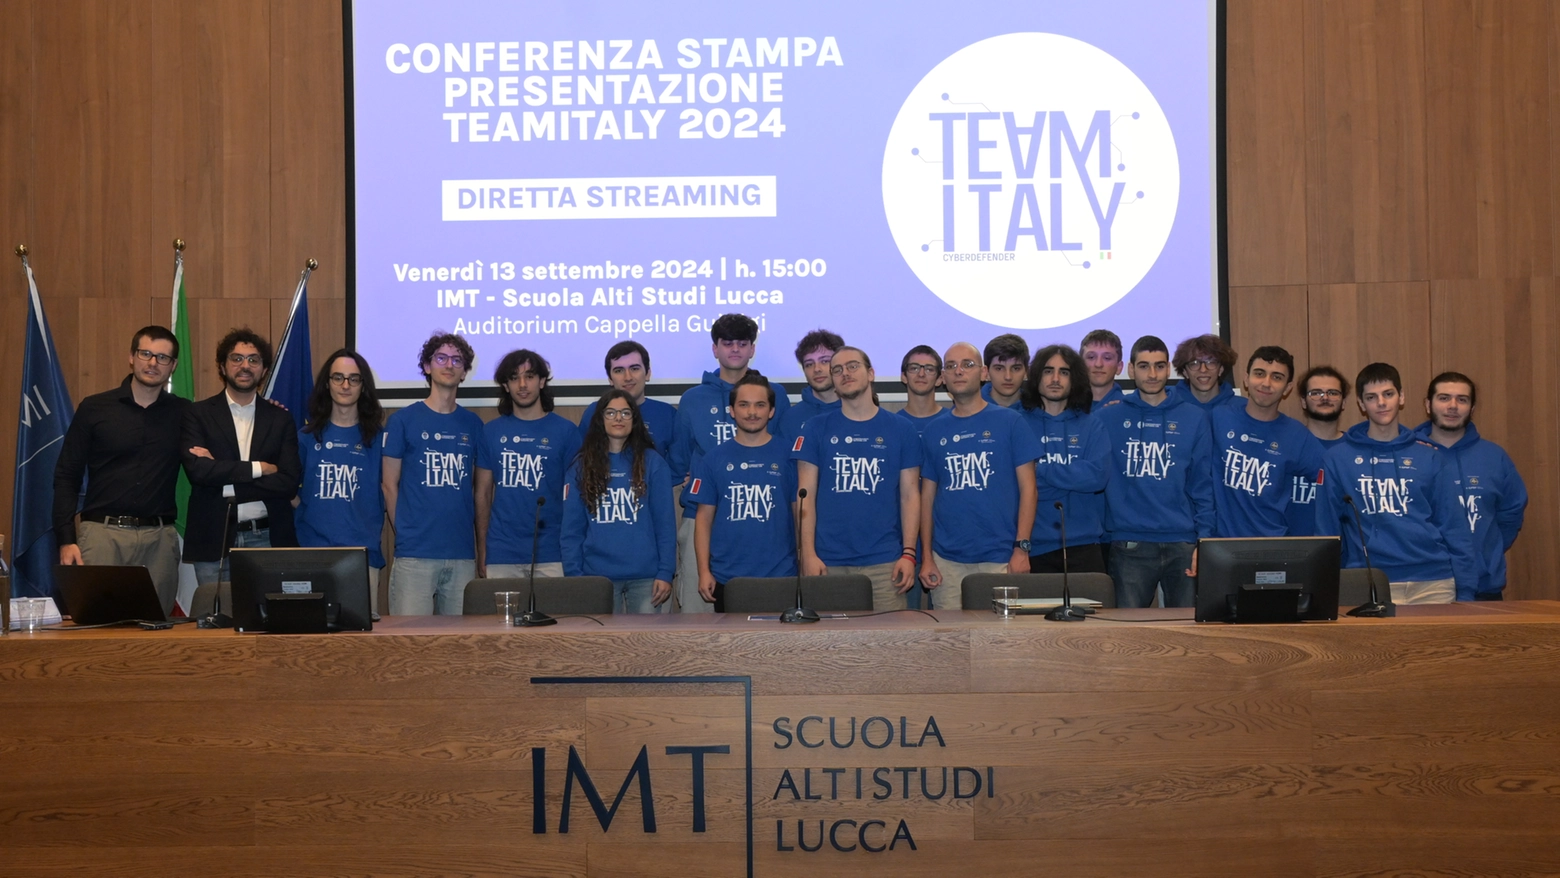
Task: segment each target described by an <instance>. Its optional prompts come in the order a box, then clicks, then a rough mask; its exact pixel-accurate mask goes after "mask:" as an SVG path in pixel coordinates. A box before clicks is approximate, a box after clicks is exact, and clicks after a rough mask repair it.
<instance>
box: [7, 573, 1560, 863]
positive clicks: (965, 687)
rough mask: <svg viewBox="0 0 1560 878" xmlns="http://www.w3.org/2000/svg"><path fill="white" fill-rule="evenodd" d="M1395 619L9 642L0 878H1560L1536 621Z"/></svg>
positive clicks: (1550, 735) (1552, 666) (1555, 783)
mask: <svg viewBox="0 0 1560 878" xmlns="http://www.w3.org/2000/svg"><path fill="white" fill-rule="evenodd" d="M1402 613H1403V615H1402V616H1401V617H1400V618H1398V619H1395V620H1386V621H1374V620H1347V621H1343V622H1339V623H1335V624H1309V625H1303V626H1246V627H1232V626H1223V625H1212V626H1196V625H1192V624H1191V623H1189V622H1152V623H1127V622H1112V621H1099V620H1094V621H1090V622H1087V623H1082V624H1071V625H1062V624H1056V623H1047V622H1045V621H1043V620H1041V619H1039V618H1034V617H1031V618H1024V619H1020V620H1014V621H1007V622H1003V621H1001V620H998V619H996V618H994V617H993V616H991V615H990V614H989V613H962V612H951V613H943V612H939V613H937V616H938V619H939V621H936V622H934V621H933V620H931V619H929V618H926V617H924V616H918V615H913V614H901V615H894V616H880V617H874V618H869V619H861V620H852V621H849V622H824V623H821V624H818V625H813V626H806V627H800V626H798V627H791V626H786V627H782V626H779V625H777V624H774V623H761V622H750V621H747V620H746V619H739V618H721V617H713V618H711V617H703V618H700V617H641V618H633V617H620V618H612V619H607V620H606V624H605V626H597V625H595V624H594V623H592V622H590V621H589V620H585V619H565V620H563V621H562V622H561V623H560V624H559V625H557V626H555V627H552V628H545V629H538V630H521V629H504V628H501V627H500V626H499V625H498V624H497V622H496V621H495V620H494V619H493V618H492V617H486V618H484V617H464V618H462V617H453V618H392V619H387V620H386V621H385V622H384V623H382V624H381V625H379V626H378V627H377V628H376V630H375V631H374V632H373V633H372V634H343V635H331V636H297V637H257V636H245V635H237V634H233V633H231V632H210V631H199V630H195V629H194V628H193V626H190V627H181V628H179V629H176V630H174V631H169V632H143V631H139V630H129V631H126V630H103V631H91V632H75V633H49V634H38V635H32V636H17V635H13V636H11V637H9V638H5V639H3V640H0V874H3V875H6V876H34V875H50V876H60V875H69V876H73V878H79V876H89V875H113V876H140V875H145V876H172V875H254V876H273V875H298V876H303V875H321V876H324V875H419V876H420V875H469V876H489V875H492V876H499V875H504V876H510V875H547V876H559V875H583V874H589V875H602V876H607V875H612V876H619V875H620V876H649V875H667V876H677V878H692V876H706V875H709V876H715V875H720V876H741V875H746V874H752V875H755V876H760V878H764V876H789V875H806V876H817V875H831V874H841V873H847V872H848V873H850V874H860V875H879V874H881V875H896V876H921V875H925V876H938V878H945V876H954V875H997V874H1004V875H1009V874H1054V875H1101V876H1106V875H1109V876H1118V875H1144V876H1158V875H1199V876H1205V875H1232V876H1233V875H1239V876H1252V875H1352V874H1396V873H1402V872H1409V871H1413V872H1417V873H1422V874H1459V875H1495V874H1499V875H1538V874H1556V873H1560V841H1557V839H1556V832H1555V829H1554V827H1556V826H1560V758H1557V754H1560V698H1557V697H1556V695H1557V690H1560V603H1553V602H1530V603H1523V604H1515V603H1514V604H1505V605H1499V604H1493V605H1490V604H1480V605H1460V606H1452V607H1438V608H1424V609H1414V608H1404V609H1403V610H1402ZM1116 615H1117V616H1118V617H1121V618H1126V617H1130V616H1133V615H1134V614H1133V613H1131V612H1120V613H1117V614H1116ZM1135 615H1136V617H1137V618H1152V617H1156V616H1161V615H1164V612H1163V611H1137V612H1136V614H1135ZM665 677H677V678H690V677H692V678H705V677H717V678H737V679H736V680H735V681H731V682H720V681H708V682H706V681H695V680H688V681H682V682H674V683H666V682H655V681H651V680H648V679H642V678H665ZM553 678H571V679H568V680H559V679H553ZM578 678H613V679H612V680H611V681H581V680H579V679H578ZM624 678H631V679H624ZM749 713H751V719H750V720H749V718H748V717H749ZM810 717H811V718H815V719H809V718H810ZM831 722H832V732H831ZM831 738H832V739H831ZM571 748H572V749H573V752H574V754H575V757H576V764H575V768H576V769H577V770H575V771H573V772H572V773H571V770H570V763H571V759H570V751H571ZM721 748H725V752H721ZM641 753H643V754H644V756H643V759H644V761H643V763H641V767H642V768H643V771H640V772H638V773H634V772H633V767H634V766H635V764H636V760H639V759H640V756H641ZM538 754H540V755H538ZM696 764H702V769H703V771H702V783H700V782H697V781H698V779H697V778H696V777H695V775H696V774H698V773H699V772H697V771H696ZM534 765H544V766H545V768H544V771H543V772H542V777H543V782H542V783H541V784H540V785H538V784H536V783H535V777H534V776H533V770H532V769H533V766H534ZM749 766H751V768H750V767H749ZM582 774H583V775H588V777H589V778H590V779H591V781H592V783H593V786H594V787H595V790H596V794H597V796H598V797H599V798H600V803H601V812H602V816H605V815H606V813H607V812H608V810H609V809H610V807H611V805H612V803H613V801H614V800H615V799H616V798H617V796H618V794H619V790H620V788H626V792H625V793H624V794H623V796H622V801H621V803H620V805H619V806H618V808H617V810H616V812H615V813H613V814H612V816H611V823H610V828H609V829H608V830H606V831H603V830H602V827H601V825H600V819H601V818H600V817H598V814H597V812H596V809H595V807H593V805H592V803H591V801H590V797H589V796H588V795H587V793H586V792H585V785H584V784H583V783H582V782H581V779H580V778H581V775H582ZM641 782H648V783H649V784H650V786H651V795H650V801H651V803H652V807H651V808H650V809H646V808H645V807H643V802H642V800H641V789H642V787H641V785H640V784H641ZM566 787H568V788H569V793H570V806H569V809H568V812H567V813H568V818H567V828H568V832H566V833H564V832H560V831H559V830H560V829H561V828H562V824H563V822H564V819H565V818H564V813H565V812H564V809H563V801H564V793H565V788H566ZM750 790H751V792H749V791H750ZM538 792H540V794H541V795H540V799H539V801H541V802H542V806H541V807H540V808H538V806H537V801H538V796H537V793H538ZM699 792H702V796H698V795H696V794H697V793H699ZM749 797H751V814H752V817H751V819H749V817H748V814H749ZM698 801H702V804H703V811H704V817H705V820H704V822H705V825H704V827H703V831H702V832H699V831H695V821H696V816H695V812H696V810H697V804H698ZM647 816H648V817H649V818H650V819H653V820H654V832H647V831H645V824H646V822H647V819H646V818H647ZM750 827H751V829H750ZM538 829H540V830H542V831H541V832H538V831H537V830H538ZM750 833H751V835H750ZM896 836H897V838H896ZM750 838H751V841H750ZM809 848H816V850H809ZM750 850H751V866H750V861H749V856H750V853H749V852H750ZM750 868H751V872H750V871H749V870H750Z"/></svg>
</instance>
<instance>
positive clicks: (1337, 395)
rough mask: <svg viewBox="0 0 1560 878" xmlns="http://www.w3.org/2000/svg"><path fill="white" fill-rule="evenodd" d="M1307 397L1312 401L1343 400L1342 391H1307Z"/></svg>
mask: <svg viewBox="0 0 1560 878" xmlns="http://www.w3.org/2000/svg"><path fill="white" fill-rule="evenodd" d="M1305 395H1306V396H1307V397H1308V398H1310V399H1343V391H1341V390H1307V391H1306V392H1305Z"/></svg>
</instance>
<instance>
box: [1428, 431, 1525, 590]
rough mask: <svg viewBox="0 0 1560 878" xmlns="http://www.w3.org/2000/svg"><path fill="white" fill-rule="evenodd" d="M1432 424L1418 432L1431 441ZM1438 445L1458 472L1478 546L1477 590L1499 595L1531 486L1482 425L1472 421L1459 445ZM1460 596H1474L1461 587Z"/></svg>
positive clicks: (1503, 585)
mask: <svg viewBox="0 0 1560 878" xmlns="http://www.w3.org/2000/svg"><path fill="white" fill-rule="evenodd" d="M1430 428H1431V423H1430V422H1429V421H1426V422H1424V423H1423V424H1420V425H1419V427H1418V428H1416V429H1415V430H1414V435H1415V436H1416V437H1418V438H1420V439H1423V440H1424V441H1426V442H1429V441H1430ZM1432 444H1433V443H1432ZM1436 448H1437V449H1438V450H1439V451H1440V452H1441V459H1442V460H1443V461H1445V462H1446V464H1447V466H1448V467H1449V468H1450V469H1451V470H1452V472H1453V473H1454V474H1455V475H1456V479H1455V483H1456V485H1457V489H1458V495H1459V496H1458V498H1457V499H1458V501H1459V502H1461V503H1462V507H1463V514H1464V515H1465V516H1467V520H1468V530H1469V532H1470V533H1472V534H1473V547H1474V551H1476V552H1478V553H1479V555H1480V558H1481V562H1482V564H1481V567H1480V571H1479V588H1478V593H1479V594H1500V593H1501V591H1502V590H1503V589H1504V588H1505V587H1506V553H1507V552H1508V551H1510V550H1511V544H1512V543H1514V542H1516V541H1517V534H1518V533H1520V532H1521V531H1522V520H1523V517H1524V515H1525V514H1526V512H1527V503H1528V494H1527V485H1525V484H1523V483H1522V476H1521V474H1520V473H1518V472H1517V465H1516V464H1514V463H1512V462H1511V457H1510V456H1508V455H1507V454H1506V450H1505V449H1504V448H1501V447H1500V446H1499V445H1496V444H1495V443H1494V442H1490V441H1489V440H1487V439H1481V438H1479V429H1478V428H1477V427H1475V426H1474V425H1473V424H1472V422H1470V423H1469V424H1468V429H1467V432H1466V433H1464V434H1463V437H1462V438H1461V439H1459V440H1457V444H1456V445H1453V446H1452V447H1451V448H1441V447H1440V446H1439V445H1437V446H1436ZM1457 599H1458V600H1460V601H1467V600H1473V595H1471V594H1469V595H1464V594H1463V592H1462V589H1460V588H1459V589H1458V590H1457Z"/></svg>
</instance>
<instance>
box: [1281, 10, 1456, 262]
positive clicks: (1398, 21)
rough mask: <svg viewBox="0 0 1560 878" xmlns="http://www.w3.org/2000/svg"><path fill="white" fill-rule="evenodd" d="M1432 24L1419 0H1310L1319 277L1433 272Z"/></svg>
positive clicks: (1312, 194)
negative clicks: (1428, 210) (1428, 130)
mask: <svg viewBox="0 0 1560 878" xmlns="http://www.w3.org/2000/svg"><path fill="white" fill-rule="evenodd" d="M1274 5H1282V4H1274ZM1265 8H1266V7H1265ZM1423 31H1424V16H1423V9H1422V7H1421V3H1419V2H1415V0H1369V2H1366V0H1308V2H1307V3H1306V5H1305V30H1304V41H1305V74H1306V90H1305V110H1306V135H1307V150H1306V160H1307V161H1306V215H1307V229H1308V234H1307V236H1306V244H1307V247H1308V249H1309V257H1310V259H1309V261H1310V276H1309V280H1310V282H1311V283H1354V282H1361V283H1362V282H1368V281H1404V280H1420V279H1423V278H1424V277H1425V273H1426V270H1427V268H1428V265H1427V257H1426V252H1425V248H1426V232H1425V148H1424V138H1425V95H1424V66H1425V55H1424V32H1423ZM1253 121H1256V120H1253ZM1257 124H1262V123H1260V122H1257Z"/></svg>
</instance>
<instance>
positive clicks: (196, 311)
mask: <svg viewBox="0 0 1560 878" xmlns="http://www.w3.org/2000/svg"><path fill="white" fill-rule="evenodd" d="M272 301H273V300H271V299H199V300H195V301H192V302H190V311H189V313H190V344H191V345H192V346H194V348H195V351H194V354H195V356H194V358H193V359H192V360H191V361H190V365H191V366H193V367H194V368H195V398H196V399H200V398H202V397H207V396H211V395H212V394H214V393H216V392H217V391H219V390H221V389H222V376H221V374H220V373H219V372H218V371H217V342H218V341H221V339H222V337H223V336H224V335H226V334H227V332H228V330H229V329H242V328H243V327H246V326H247V327H249V328H250V329H253V330H254V331H255V332H258V333H261V334H266V333H271V308H272ZM284 304H285V303H284ZM269 337H270V339H271V340H272V346H273V347H274V346H275V338H276V336H275V334H274V333H271V335H270V336H269Z"/></svg>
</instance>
